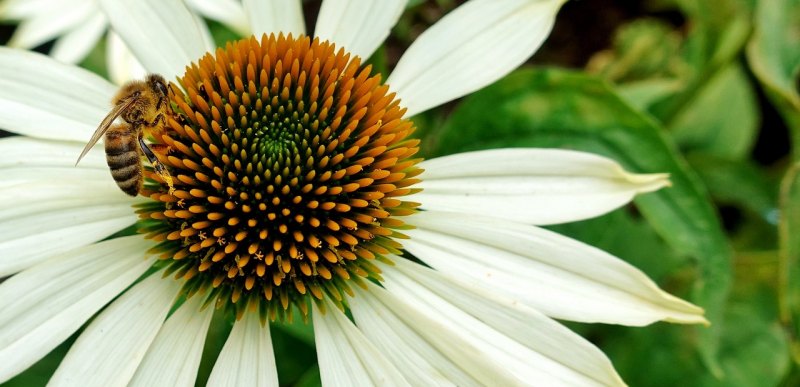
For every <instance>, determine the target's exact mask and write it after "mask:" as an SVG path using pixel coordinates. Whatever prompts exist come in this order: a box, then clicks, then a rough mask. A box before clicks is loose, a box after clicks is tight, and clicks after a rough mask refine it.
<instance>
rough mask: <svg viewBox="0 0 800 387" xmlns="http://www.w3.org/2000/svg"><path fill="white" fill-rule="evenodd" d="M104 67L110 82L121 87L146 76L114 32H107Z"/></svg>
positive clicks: (145, 71) (145, 72)
mask: <svg viewBox="0 0 800 387" xmlns="http://www.w3.org/2000/svg"><path fill="white" fill-rule="evenodd" d="M106 66H107V67H108V76H109V78H111V80H112V81H113V82H114V83H116V84H118V85H122V84H124V83H125V82H128V81H130V80H131V79H141V78H144V76H145V75H146V74H147V70H145V69H144V66H142V64H141V63H139V60H137V59H136V56H134V55H133V53H132V52H131V50H130V49H128V46H126V45H125V42H123V41H122V38H120V37H119V35H117V34H115V33H114V32H111V31H109V32H108V39H106Z"/></svg>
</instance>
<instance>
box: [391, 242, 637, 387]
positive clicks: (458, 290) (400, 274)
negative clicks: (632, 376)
mask: <svg viewBox="0 0 800 387" xmlns="http://www.w3.org/2000/svg"><path fill="white" fill-rule="evenodd" d="M393 261H394V262H395V265H393V267H389V266H388V265H386V264H381V263H379V265H381V268H383V269H384V273H388V274H387V275H386V276H388V277H391V279H390V280H389V281H390V282H391V285H388V286H387V289H388V290H389V291H390V292H393V291H396V290H397V288H395V285H397V284H398V283H400V284H403V285H402V286H401V288H402V287H403V286H411V287H416V285H417V284H419V285H422V286H423V287H425V288H426V289H427V290H429V291H431V292H432V293H434V294H436V296H437V297H441V298H442V299H444V300H447V302H449V303H451V304H452V305H454V306H456V307H458V308H459V309H461V310H463V311H465V312H467V313H469V314H470V315H471V316H473V317H475V318H477V319H478V320H480V321H482V322H483V323H485V324H487V325H489V326H491V327H492V328H494V329H496V330H497V331H498V332H500V333H502V334H504V335H506V336H508V337H509V338H511V339H513V340H515V341H517V342H518V343H520V344H522V345H524V346H526V347H527V348H529V349H531V350H533V351H535V352H536V353H538V354H541V355H542V356H544V357H546V358H548V359H550V360H551V361H553V362H555V363H556V364H557V365H556V366H555V367H554V370H553V371H554V372H553V373H552V375H553V376H556V375H558V378H560V379H561V380H562V381H575V382H577V383H578V384H582V383H585V384H600V385H608V386H611V385H623V384H624V383H623V382H622V379H620V377H619V375H618V374H617V372H616V370H614V366H613V365H612V364H611V361H609V359H608V358H607V357H606V355H605V354H604V353H603V352H602V351H601V350H600V349H598V348H597V347H595V346H594V345H593V344H592V343H590V342H589V341H587V340H586V339H584V338H583V337H581V336H580V335H578V334H576V333H574V332H572V331H571V330H569V329H567V328H566V327H564V326H563V325H561V324H559V323H558V322H556V321H554V320H552V319H550V318H548V317H547V316H545V315H543V314H542V313H541V312H539V311H537V310H534V309H532V308H529V307H526V306H524V305H523V304H521V303H519V302H517V301H516V300H515V299H511V298H506V297H502V296H500V295H497V294H493V293H489V292H486V291H485V289H484V288H481V287H478V286H475V285H474V284H473V283H471V282H465V281H461V280H459V279H458V278H456V277H453V276H450V275H447V274H446V273H441V272H438V271H435V270H432V269H429V268H427V267H423V266H422V265H418V264H416V263H413V262H410V261H408V260H405V259H402V258H395V259H393ZM393 269H394V270H393ZM394 294H403V293H402V292H401V293H394Z"/></svg>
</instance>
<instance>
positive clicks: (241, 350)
mask: <svg viewBox="0 0 800 387" xmlns="http://www.w3.org/2000/svg"><path fill="white" fill-rule="evenodd" d="M208 386H210V387H217V386H231V387H236V386H265V387H266V386H278V369H277V366H276V365H275V354H274V353H273V351H272V338H271V337H270V335H269V324H267V325H265V326H262V325H261V321H259V317H258V313H245V315H244V316H243V317H242V319H241V320H240V321H237V322H236V323H235V324H234V325H233V330H232V331H231V334H230V336H228V340H227V341H226V342H225V346H223V347H222V352H220V354H219V357H218V358H217V362H216V363H215V364H214V369H213V370H212V371H211V376H209V378H208Z"/></svg>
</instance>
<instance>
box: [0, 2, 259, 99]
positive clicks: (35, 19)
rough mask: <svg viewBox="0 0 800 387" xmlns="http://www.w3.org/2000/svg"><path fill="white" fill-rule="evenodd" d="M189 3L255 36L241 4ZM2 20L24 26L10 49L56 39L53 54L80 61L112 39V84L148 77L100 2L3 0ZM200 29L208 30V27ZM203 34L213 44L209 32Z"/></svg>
mask: <svg viewBox="0 0 800 387" xmlns="http://www.w3.org/2000/svg"><path fill="white" fill-rule="evenodd" d="M184 1H185V3H186V5H187V6H188V7H189V9H190V10H191V11H192V12H194V13H196V14H197V16H204V17H207V18H209V19H212V20H216V21H218V22H220V23H222V24H224V25H226V26H227V27H228V28H230V29H232V30H233V31H235V32H237V33H239V34H241V35H250V26H249V24H248V23H247V17H246V16H245V13H244V10H243V8H242V4H241V2H240V1H238V0H184ZM245 1H248V0H245ZM197 16H196V17H197ZM1 21H7V22H8V21H10V22H17V23H19V26H18V27H17V30H16V31H15V32H14V35H13V36H12V37H11V40H10V41H9V42H8V45H9V46H10V47H16V48H23V49H31V48H34V47H36V46H39V45H41V44H44V43H46V42H48V41H51V40H53V41H54V43H53V47H52V49H51V50H50V55H51V56H53V57H54V58H56V59H58V60H60V61H63V62H67V63H78V62H80V61H81V60H83V59H84V58H86V56H87V55H89V53H90V52H91V50H92V48H94V47H95V46H96V45H97V43H98V42H99V41H100V40H101V39H103V37H106V39H107V40H106V42H107V50H106V62H107V65H108V71H109V77H110V78H111V80H112V81H114V82H115V83H118V84H121V83H123V82H126V81H128V80H130V79H131V78H137V77H141V76H143V75H144V73H145V70H144V69H143V68H142V66H141V65H140V64H139V62H138V61H136V58H135V57H134V56H133V55H131V53H130V51H129V50H128V48H127V46H125V44H124V43H123V42H122V40H121V39H120V38H119V36H117V35H116V34H115V33H113V32H112V31H109V30H108V29H109V28H108V27H109V25H108V18H107V17H106V15H105V13H103V12H102V10H101V9H100V2H99V1H98V0H0V22H1ZM198 26H199V27H201V28H204V27H205V24H202V23H198ZM203 32H204V36H205V37H206V38H207V39H209V41H210V39H211V38H210V35H209V34H208V31H207V30H206V31H203Z"/></svg>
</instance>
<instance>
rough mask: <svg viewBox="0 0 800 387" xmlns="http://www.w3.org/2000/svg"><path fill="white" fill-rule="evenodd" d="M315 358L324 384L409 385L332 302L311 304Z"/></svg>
mask: <svg viewBox="0 0 800 387" xmlns="http://www.w3.org/2000/svg"><path fill="white" fill-rule="evenodd" d="M311 305H312V308H313V312H312V313H313V316H314V340H315V341H316V345H317V359H318V360H317V361H318V363H319V372H320V375H321V377H322V385H324V386H408V385H409V384H408V382H406V380H405V379H404V378H403V376H402V374H400V371H398V370H397V369H396V368H395V367H394V365H392V363H390V362H389V360H387V359H386V358H385V357H384V356H383V354H381V352H379V351H378V350H377V349H376V348H375V347H374V346H373V345H372V343H370V341H369V340H367V338H366V337H364V335H363V334H362V333H361V332H360V331H359V330H358V329H357V328H356V327H355V325H353V323H352V322H351V321H350V320H348V319H347V316H345V315H344V313H342V311H340V310H339V309H338V308H336V307H335V306H334V305H333V304H332V303H331V302H329V301H325V309H326V311H325V314H323V313H322V312H321V311H320V309H319V308H318V307H317V305H316V304H315V303H312V304H311Z"/></svg>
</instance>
